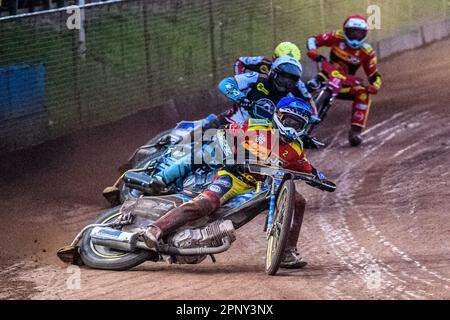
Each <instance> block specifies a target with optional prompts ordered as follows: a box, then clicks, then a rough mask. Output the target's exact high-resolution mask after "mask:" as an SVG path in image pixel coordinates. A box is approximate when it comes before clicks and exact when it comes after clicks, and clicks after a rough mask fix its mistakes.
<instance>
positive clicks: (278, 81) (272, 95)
mask: <svg viewBox="0 0 450 320" xmlns="http://www.w3.org/2000/svg"><path fill="white" fill-rule="evenodd" d="M301 75H302V66H301V64H300V62H299V61H298V60H297V59H296V58H294V57H293V56H291V55H284V56H281V57H279V58H277V59H276V60H275V61H273V63H272V64H271V65H270V71H269V73H268V74H267V75H266V74H262V73H257V72H247V73H242V74H238V75H235V76H234V77H229V78H225V79H223V80H222V81H221V82H220V83H219V89H220V91H221V92H222V93H223V94H225V96H226V97H227V98H229V99H231V100H232V101H234V102H235V103H234V105H233V107H232V108H231V109H230V110H229V111H227V112H226V113H225V115H224V119H225V121H222V124H224V123H235V122H237V123H240V122H243V121H245V120H247V119H249V118H260V117H262V118H265V117H267V116H264V115H261V114H254V103H255V102H258V101H261V100H264V99H269V100H271V101H272V102H273V103H274V104H277V103H278V101H280V99H281V98H283V97H285V96H287V95H290V96H295V97H298V98H300V99H302V100H303V101H305V102H307V103H311V101H312V99H311V95H310V93H309V92H308V90H307V89H306V86H305V84H304V83H303V82H302V81H301V80H300V77H301ZM312 108H313V110H314V111H313V114H317V113H316V112H315V108H314V106H312ZM267 111H268V112H270V110H267ZM272 112H273V111H272ZM270 116H271V115H270Z"/></svg>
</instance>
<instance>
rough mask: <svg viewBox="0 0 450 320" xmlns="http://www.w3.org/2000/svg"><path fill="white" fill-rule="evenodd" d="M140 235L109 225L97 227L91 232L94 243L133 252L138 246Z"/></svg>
mask: <svg viewBox="0 0 450 320" xmlns="http://www.w3.org/2000/svg"><path fill="white" fill-rule="evenodd" d="M138 237H139V235H138V234H137V233H131V232H126V231H121V230H117V229H113V228H108V227H95V228H94V229H92V232H91V241H92V243H93V244H94V245H99V246H104V247H108V248H111V249H116V250H120V251H126V252H133V251H135V250H136V248H137V241H138Z"/></svg>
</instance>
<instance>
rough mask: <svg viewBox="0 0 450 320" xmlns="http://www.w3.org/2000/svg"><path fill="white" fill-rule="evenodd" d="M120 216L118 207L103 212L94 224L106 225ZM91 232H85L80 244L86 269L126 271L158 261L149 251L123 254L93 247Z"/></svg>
mask: <svg viewBox="0 0 450 320" xmlns="http://www.w3.org/2000/svg"><path fill="white" fill-rule="evenodd" d="M119 214H120V206H117V207H114V208H112V209H109V210H107V211H105V212H104V213H103V214H102V215H101V216H100V217H99V218H98V219H97V220H96V221H95V223H108V222H111V221H113V220H114V219H116V218H117V217H118V216H119ZM91 231H92V229H90V230H87V231H86V232H85V233H84V235H83V238H82V239H81V243H80V256H81V259H82V260H83V263H84V264H85V265H87V266H88V267H91V268H94V269H103V270H116V271H122V270H128V269H131V268H133V267H135V266H137V265H140V264H141V263H143V262H145V261H147V260H153V261H155V259H156V260H158V258H159V257H158V255H157V254H156V253H152V252H150V251H145V250H140V251H136V252H123V251H118V250H112V249H109V248H106V247H103V246H98V245H94V244H93V243H92V242H91V237H90V235H91Z"/></svg>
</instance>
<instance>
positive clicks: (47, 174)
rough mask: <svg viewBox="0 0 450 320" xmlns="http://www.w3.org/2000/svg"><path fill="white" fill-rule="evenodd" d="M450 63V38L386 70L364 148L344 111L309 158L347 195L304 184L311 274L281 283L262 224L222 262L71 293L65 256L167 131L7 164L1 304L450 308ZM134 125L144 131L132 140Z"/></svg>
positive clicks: (112, 137)
mask: <svg viewBox="0 0 450 320" xmlns="http://www.w3.org/2000/svg"><path fill="white" fill-rule="evenodd" d="M448 52H450V40H446V41H441V42H438V43H435V44H433V45H431V46H428V47H426V48H422V49H419V50H415V51H411V52H407V53H404V54H402V55H399V56H396V57H394V58H391V59H389V60H387V61H383V62H382V63H381V71H382V73H383V75H384V87H383V90H382V92H381V93H380V94H379V95H378V96H377V97H376V98H375V103H374V106H373V108H372V113H371V117H370V119H369V125H368V130H367V131H366V132H365V142H364V145H363V146H362V147H360V148H358V149H354V148H350V147H348V143H347V139H346V137H347V130H348V122H349V115H350V108H349V105H348V104H339V108H337V109H335V110H334V111H333V113H332V114H331V115H330V119H327V120H329V121H328V122H327V124H326V127H325V128H322V130H321V131H320V134H319V136H321V137H323V138H324V140H325V141H327V142H328V143H329V146H328V147H327V148H326V149H324V150H321V151H315V152H310V153H309V158H310V160H311V162H312V163H313V164H315V165H316V166H317V167H318V168H320V169H322V170H323V171H324V172H326V173H327V174H328V176H329V178H331V179H332V180H334V181H335V182H336V183H337V184H338V191H336V193H335V194H328V193H322V192H320V191H316V190H315V189H312V188H309V187H307V186H301V188H302V189H303V190H304V194H305V195H306V197H307V199H308V207H307V214H306V217H305V221H304V227H303V230H302V235H301V238H300V241H299V248H300V250H301V252H302V253H303V255H304V256H305V258H306V259H307V260H308V262H309V264H308V266H307V267H306V268H305V269H304V270H300V271H282V272H280V273H279V276H277V277H268V276H266V275H265V274H264V270H263V268H264V255H265V238H264V233H263V232H262V227H263V220H264V219H263V216H259V217H257V218H256V219H255V220H254V221H252V222H251V223H250V224H248V225H247V226H245V227H243V228H242V229H241V230H239V232H238V240H237V241H236V243H234V245H233V247H232V249H231V250H229V251H228V252H226V253H224V254H221V255H218V256H217V259H218V261H217V263H216V264H213V263H212V262H210V261H209V260H207V261H205V262H203V263H202V264H200V265H194V266H183V265H181V266H179V265H167V264H154V263H146V264H144V265H142V266H140V267H138V268H136V269H135V270H132V271H128V272H120V273H117V272H105V271H97V270H89V269H85V268H83V269H81V288H80V289H69V288H68V287H67V281H68V280H69V281H70V275H71V274H70V272H71V270H67V269H66V266H64V265H63V264H62V263H60V262H59V261H58V260H57V258H56V257H55V251H56V250H57V248H58V247H60V246H62V245H65V244H67V243H68V242H70V241H71V240H72V238H73V236H74V235H75V234H76V232H77V231H78V230H79V229H80V228H81V227H82V226H83V225H85V224H87V223H89V222H90V221H92V220H93V219H94V218H95V217H96V216H97V215H98V213H99V212H100V211H101V210H102V209H104V208H105V205H106V203H105V202H104V201H103V199H102V198H101V190H102V188H103V187H104V186H106V185H108V184H110V183H111V182H112V181H113V180H114V177H115V176H116V173H115V168H116V167H117V166H118V165H119V164H120V163H121V161H123V160H124V159H126V157H127V156H128V154H129V153H130V152H131V150H132V149H133V148H134V147H135V146H137V145H139V144H141V143H143V142H145V140H146V138H147V137H148V136H149V133H156V132H157V131H158V130H157V129H156V128H150V129H149V128H148V127H147V126H148V123H149V122H148V121H147V120H145V119H144V117H143V116H142V115H141V116H136V117H134V118H130V119H127V120H124V121H122V122H121V123H119V124H117V125H116V126H114V127H109V128H108V127H107V128H101V130H100V129H95V130H91V131H88V132H85V133H83V134H78V135H75V136H72V137H68V138H64V139H60V140H58V141H55V142H52V143H48V144H46V145H44V146H39V147H36V148H34V149H33V150H29V151H26V152H18V153H16V154H14V155H10V156H7V157H4V158H3V159H1V161H2V170H4V171H3V172H2V173H1V175H0V179H2V180H3V181H1V183H0V200H1V210H0V211H1V225H0V255H1V256H0V259H1V260H0V265H1V267H2V268H1V271H0V299H5V298H31V299H43V298H52V299H60V298H68V299H78V298H83V299H107V298H113V299H127V298H137V299H155V298H156V299H177V298H178V299H185V298H186V299H220V298H221V299H230V298H234V299H254V298H262V299H355V298H356V299H361V298H369V299H372V298H374V299H450V249H449V248H450V201H449V199H450V186H449V182H450V171H449V170H448V165H449V164H450V139H449V138H450V127H449V123H450V115H449V112H448V111H449V102H450V90H449V89H448V76H450V73H449V70H450V56H449V55H448ZM131 123H133V127H134V128H137V130H138V133H137V134H134V135H125V137H124V134H123V132H127V131H125V130H127V129H126V128H129V127H130V124H131ZM100 133H101V134H100Z"/></svg>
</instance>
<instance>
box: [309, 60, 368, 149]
mask: <svg viewBox="0 0 450 320" xmlns="http://www.w3.org/2000/svg"><path fill="white" fill-rule="evenodd" d="M318 60H319V62H318V64H319V70H321V71H322V73H323V74H325V75H326V76H327V78H328V79H327V80H326V81H324V82H322V83H321V86H320V88H319V89H318V90H316V91H315V92H314V93H313V97H314V102H315V104H316V108H317V114H318V116H319V118H320V120H321V121H320V122H319V123H311V124H310V125H309V128H308V130H307V133H306V136H307V139H308V137H309V136H310V135H311V134H312V132H313V130H314V129H315V128H316V126H317V125H318V124H320V123H323V121H324V120H325V119H326V117H327V114H328V111H329V110H330V108H331V107H332V105H333V103H334V100H335V98H336V96H337V95H338V94H339V93H340V92H341V90H342V89H343V88H349V90H350V91H349V92H351V93H354V94H358V93H362V92H364V93H367V88H366V87H365V86H364V84H363V80H362V79H361V78H359V77H357V76H352V75H349V74H347V73H345V72H344V71H343V70H341V68H339V66H338V65H336V64H333V63H331V62H330V61H328V60H327V58H325V57H324V56H320V58H319V59H318ZM311 139H315V138H311ZM315 142H316V143H315V145H316V146H324V144H322V143H320V142H319V143H318V141H317V140H315ZM306 145H307V146H309V144H308V143H306ZM313 147H314V144H313Z"/></svg>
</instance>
